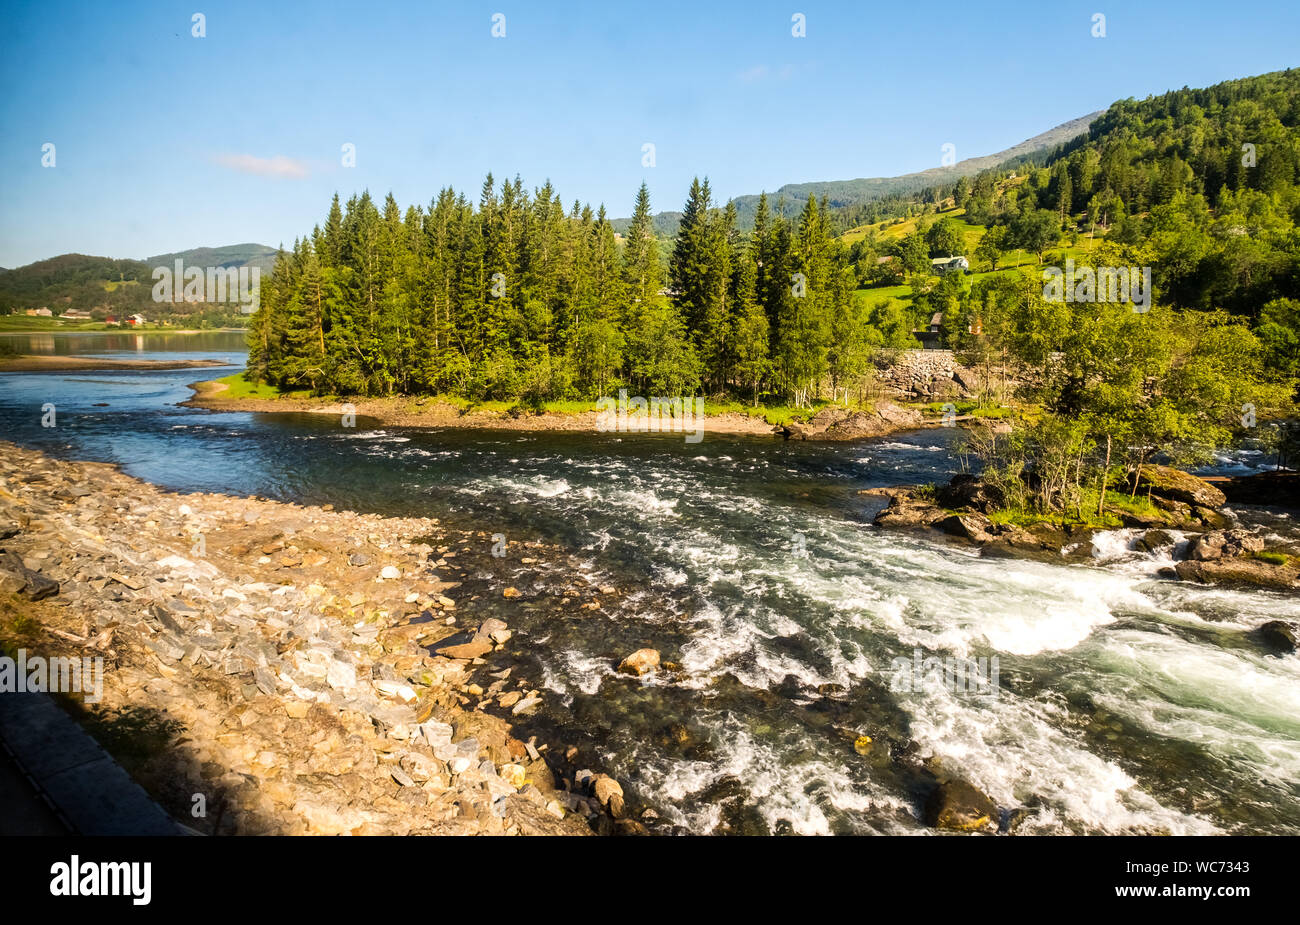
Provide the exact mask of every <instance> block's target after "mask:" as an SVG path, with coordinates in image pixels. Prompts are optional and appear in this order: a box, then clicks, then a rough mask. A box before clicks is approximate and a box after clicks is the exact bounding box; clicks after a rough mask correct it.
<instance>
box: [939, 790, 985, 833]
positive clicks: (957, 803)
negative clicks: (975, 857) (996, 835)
mask: <svg viewBox="0 0 1300 925" xmlns="http://www.w3.org/2000/svg"><path fill="white" fill-rule="evenodd" d="M925 824H926V825H929V826H932V827H934V828H936V829H951V830H953V831H955V832H978V831H982V830H995V829H997V824H998V808H997V806H996V805H994V803H993V801H992V800H990V799H989V798H988V797H987V796H985V795H984V794H983V793H981V792H980V791H979V790H977V789H976V788H975V787H974V786H973V785H972V784H970V783H969V782H967V781H964V780H951V781H947V782H945V783H941V784H940V785H939V786H938V787H936V788H935V789H934V790H933V791H932V792H931V793H930V796H929V797H928V798H927V799H926V801H925Z"/></svg>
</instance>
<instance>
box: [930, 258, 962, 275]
mask: <svg viewBox="0 0 1300 925" xmlns="http://www.w3.org/2000/svg"><path fill="white" fill-rule="evenodd" d="M969 269H970V261H969V260H967V259H966V258H965V257H935V258H934V259H933V260H931V261H930V272H931V273H934V274H936V275H937V276H942V275H943V274H945V273H953V272H955V271H957V270H961V271H966V270H969Z"/></svg>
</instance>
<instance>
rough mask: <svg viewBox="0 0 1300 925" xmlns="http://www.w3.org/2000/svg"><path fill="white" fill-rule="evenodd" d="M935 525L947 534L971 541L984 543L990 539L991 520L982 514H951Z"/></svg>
mask: <svg viewBox="0 0 1300 925" xmlns="http://www.w3.org/2000/svg"><path fill="white" fill-rule="evenodd" d="M935 526H937V527H938V528H939V529H940V530H942V531H943V532H944V533H947V534H948V535H949V536H959V537H961V538H962V539H966V540H970V541H971V542H972V543H984V542H987V541H988V540H990V539H992V537H991V536H990V535H989V532H988V531H989V529H990V528H991V527H992V526H993V522H992V521H991V520H989V519H988V518H987V517H985V516H984V515H983V514H952V515H949V516H948V517H945V518H944V519H943V520H941V521H939V522H938V523H937V524H935Z"/></svg>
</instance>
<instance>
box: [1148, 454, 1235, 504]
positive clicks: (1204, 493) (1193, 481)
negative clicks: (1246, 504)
mask: <svg viewBox="0 0 1300 925" xmlns="http://www.w3.org/2000/svg"><path fill="white" fill-rule="evenodd" d="M1137 490H1138V493H1139V494H1145V493H1148V492H1149V493H1150V494H1151V495H1152V496H1154V497H1159V498H1167V499H1168V500H1170V501H1181V502H1183V503H1184V504H1192V505H1200V506H1201V507H1208V508H1219V507H1222V506H1223V505H1224V503H1225V502H1226V501H1227V498H1225V497H1224V495H1223V492H1221V491H1219V489H1217V488H1215V487H1214V486H1213V485H1211V484H1210V483H1209V482H1207V481H1205V480H1204V479H1200V478H1197V477H1196V476H1194V475H1192V474H1191V473H1190V472H1184V471H1183V470H1181V469H1174V468H1172V467H1171V466H1156V465H1150V464H1148V465H1145V466H1143V467H1142V471H1141V473H1140V475H1139V476H1138V481H1137Z"/></svg>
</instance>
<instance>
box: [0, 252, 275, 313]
mask: <svg viewBox="0 0 1300 925" xmlns="http://www.w3.org/2000/svg"><path fill="white" fill-rule="evenodd" d="M276 253H277V251H276V249H275V248H273V247H267V246H266V245H265V244H231V245H227V246H225V247H196V248H193V249H191V250H186V251H177V252H175V253H171V254H159V255H158V256H156V257H150V258H149V259H148V260H119V259H115V258H112V257H95V256H90V255H87V254H60V255H59V256H57V257H50V258H48V259H46V260H38V261H36V262H35V263H30V264H28V265H27V266H24V267H18V268H16V269H12V270H3V271H0V314H9V313H12V312H22V311H23V310H25V309H29V308H48V309H50V310H51V311H52V312H54V313H55V314H56V315H57V314H60V313H62V312H64V311H66V310H67V309H69V308H77V309H83V310H85V311H89V312H91V313H92V314H93V315H94V317H96V318H102V317H103V316H105V315H109V314H113V315H119V316H120V315H129V314H133V313H135V312H140V313H142V314H144V315H145V316H146V317H150V318H153V317H155V316H159V317H173V318H185V319H187V320H188V321H190V322H193V323H196V324H197V323H200V322H203V321H205V320H206V321H207V322H208V323H210V324H241V323H243V320H244V319H241V317H240V312H239V307H238V305H230V306H227V305H224V304H223V305H208V304H206V303H203V302H197V303H185V302H155V301H154V300H153V287H154V276H153V271H154V268H156V267H167V268H168V269H169V270H172V269H174V266H175V262H176V261H177V260H178V259H179V260H181V261H183V262H184V265H185V266H186V267H201V268H203V269H205V270H206V269H207V268H209V267H235V268H238V267H242V266H249V267H260V268H261V270H262V272H263V274H264V275H269V273H270V272H271V267H272V266H273V265H274V263H275V255H276Z"/></svg>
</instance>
